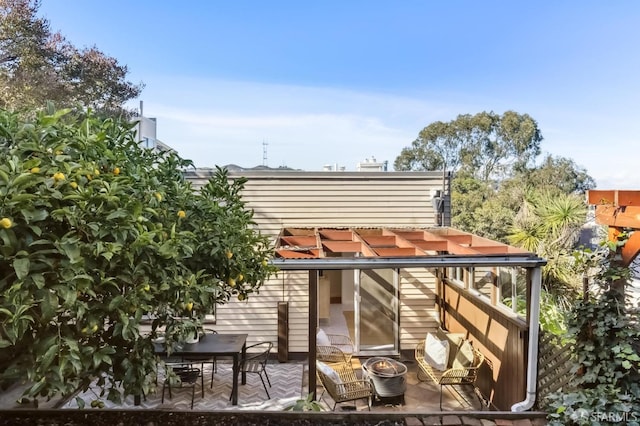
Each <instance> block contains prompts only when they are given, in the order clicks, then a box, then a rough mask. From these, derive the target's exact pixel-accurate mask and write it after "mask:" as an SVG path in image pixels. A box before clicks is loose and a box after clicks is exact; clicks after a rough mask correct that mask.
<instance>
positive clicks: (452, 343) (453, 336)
mask: <svg viewBox="0 0 640 426" xmlns="http://www.w3.org/2000/svg"><path fill="white" fill-rule="evenodd" d="M436 337H437V338H438V339H440V340H446V341H448V342H449V357H448V359H447V368H451V367H452V366H453V361H454V360H455V358H456V354H457V353H458V349H460V345H462V342H463V341H464V334H463V333H449V332H448V331H444V330H443V329H442V328H438V329H437V330H436Z"/></svg>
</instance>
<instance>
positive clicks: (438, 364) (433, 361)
mask: <svg viewBox="0 0 640 426" xmlns="http://www.w3.org/2000/svg"><path fill="white" fill-rule="evenodd" d="M448 359H449V342H448V341H447V340H440V339H438V338H437V337H436V336H434V335H433V334H431V333H428V334H427V338H426V340H425V341H424V360H425V361H426V362H427V363H428V364H429V365H430V366H431V367H433V368H435V369H436V370H440V371H444V370H446V369H447V361H448Z"/></svg>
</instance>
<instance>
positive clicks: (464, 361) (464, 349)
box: [453, 340, 474, 368]
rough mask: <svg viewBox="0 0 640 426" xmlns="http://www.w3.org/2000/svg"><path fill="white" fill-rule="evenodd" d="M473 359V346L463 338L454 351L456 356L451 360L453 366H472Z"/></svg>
mask: <svg viewBox="0 0 640 426" xmlns="http://www.w3.org/2000/svg"><path fill="white" fill-rule="evenodd" d="M473 361H474V355H473V346H472V345H471V342H470V341H468V340H465V341H464V342H462V345H460V349H458V352H457V353H456V358H455V359H454V360H453V368H467V367H472V366H473Z"/></svg>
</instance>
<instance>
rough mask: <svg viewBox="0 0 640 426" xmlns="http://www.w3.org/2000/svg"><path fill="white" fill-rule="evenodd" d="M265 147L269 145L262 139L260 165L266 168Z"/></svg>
mask: <svg viewBox="0 0 640 426" xmlns="http://www.w3.org/2000/svg"><path fill="white" fill-rule="evenodd" d="M267 145H269V144H268V143H267V142H266V141H265V140H264V139H263V140H262V165H263V166H265V167H266V166H267V165H268V163H267Z"/></svg>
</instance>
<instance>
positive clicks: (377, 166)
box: [356, 157, 389, 172]
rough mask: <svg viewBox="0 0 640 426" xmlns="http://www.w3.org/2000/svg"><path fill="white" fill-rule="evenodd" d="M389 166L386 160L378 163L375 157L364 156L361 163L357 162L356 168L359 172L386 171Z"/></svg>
mask: <svg viewBox="0 0 640 426" xmlns="http://www.w3.org/2000/svg"><path fill="white" fill-rule="evenodd" d="M388 166H389V162H388V161H383V162H382V163H378V162H377V161H376V158H375V157H371V158H370V159H369V158H365V160H364V161H363V162H361V163H358V165H357V167H356V170H357V171H359V172H386V171H387V168H388Z"/></svg>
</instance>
